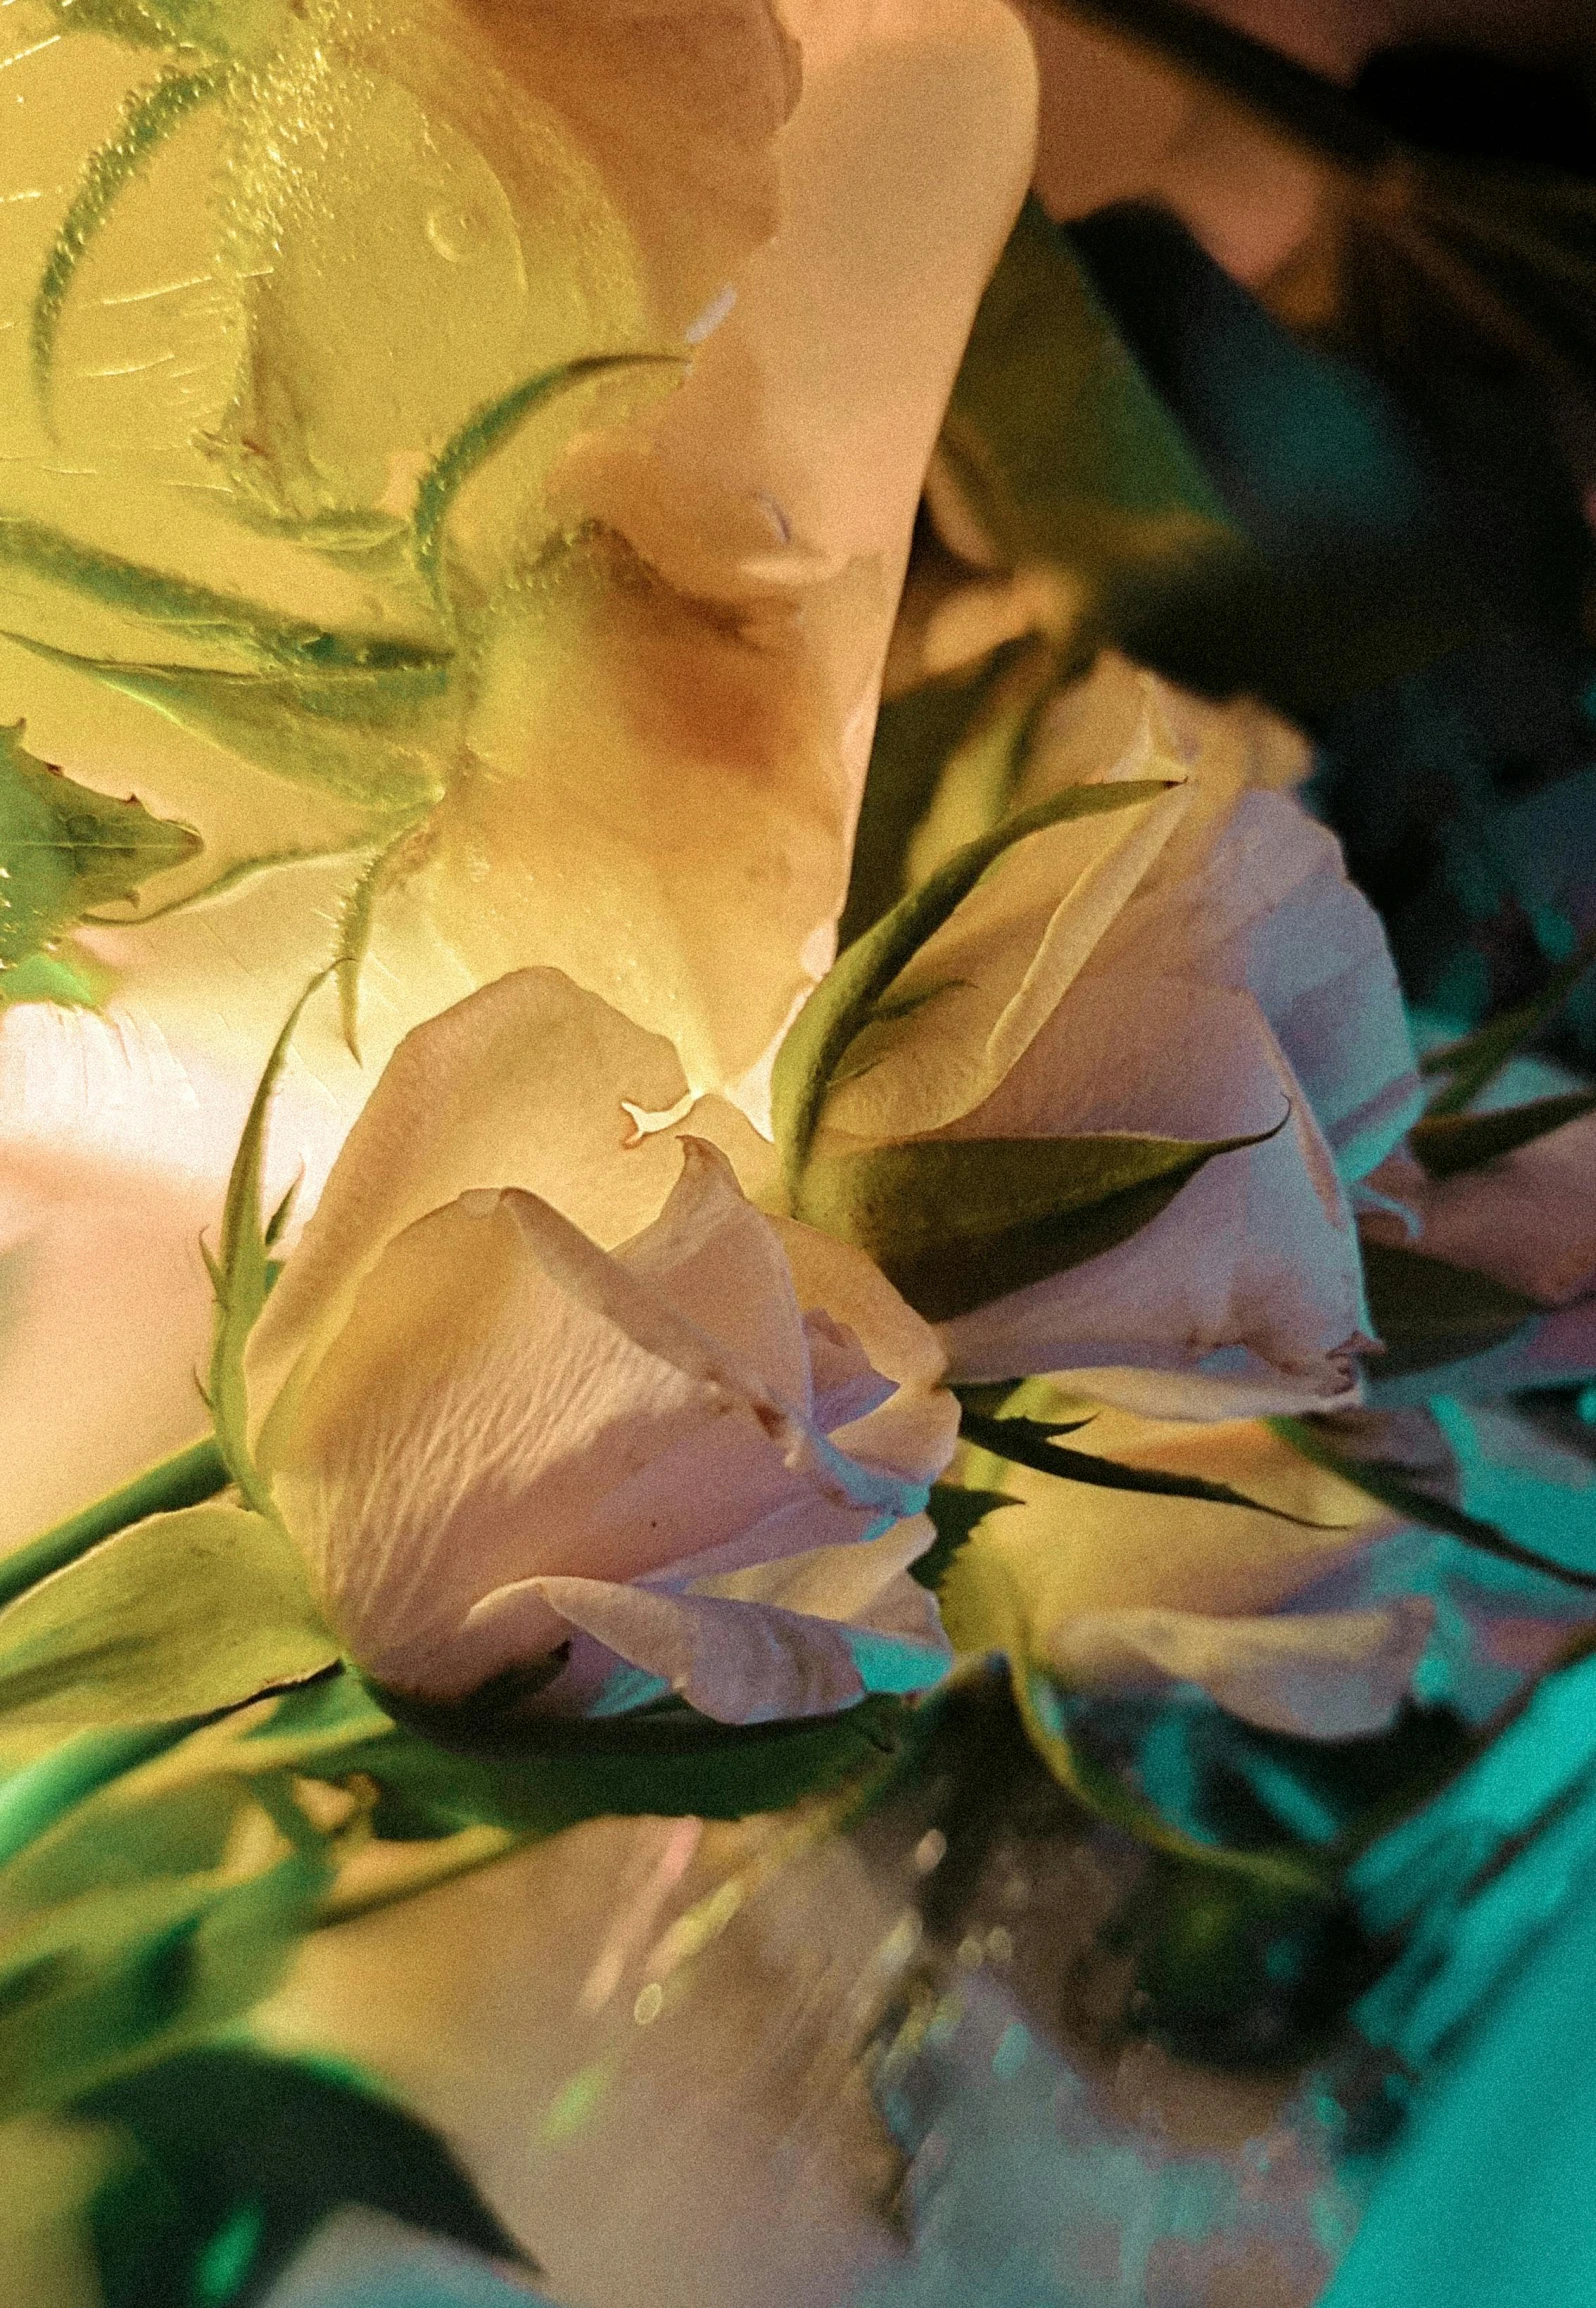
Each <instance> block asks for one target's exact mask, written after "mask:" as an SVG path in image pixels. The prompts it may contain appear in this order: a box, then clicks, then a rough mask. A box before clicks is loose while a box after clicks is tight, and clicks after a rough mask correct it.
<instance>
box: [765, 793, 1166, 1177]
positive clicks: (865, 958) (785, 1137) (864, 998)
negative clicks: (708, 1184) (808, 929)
mask: <svg viewBox="0 0 1596 2308" xmlns="http://www.w3.org/2000/svg"><path fill="white" fill-rule="evenodd" d="M1167 791H1168V781H1167V780H1164V779H1152V778H1148V779H1142V778H1138V779H1127V780H1125V781H1123V782H1121V783H1116V784H1110V785H1073V786H1069V787H1066V788H1065V790H1064V791H1063V792H1062V793H1057V794H1053V795H1051V796H1050V797H1049V798H1048V799H1047V800H1046V801H1043V802H1038V803H1037V804H1036V806H1035V807H1034V808H1033V809H1027V810H1021V811H1020V812H1019V813H1018V815H1017V816H1014V817H1011V818H1009V819H1007V820H1006V821H1005V823H1004V824H1002V825H1000V826H996V827H994V829H993V830H992V832H991V833H989V834H983V835H982V836H981V838H980V839H979V840H977V841H972V842H970V843H968V844H966V846H965V847H964V848H963V849H961V850H959V851H957V852H956V853H955V854H954V855H953V856H952V857H950V858H949V859H948V861H947V863H946V864H945V865H943V866H941V867H939V868H938V870H937V871H936V872H935V873H934V874H933V875H932V876H931V878H930V880H929V881H927V882H926V883H925V884H924V885H923V886H922V887H921V888H920V889H917V890H914V891H912V892H911V894H910V895H909V896H908V897H906V898H904V899H903V900H902V901H901V902H900V903H899V904H898V905H896V906H894V907H893V909H892V911H891V912H890V913H889V914H887V915H885V916H884V917H883V918H882V920H880V921H879V922H877V923H876V924H875V926H874V928H873V929H870V930H867V931H866V933H865V935H864V936H863V937H862V938H860V939H858V940H857V941H856V943H855V944H853V945H851V946H850V947H849V948H848V950H847V952H846V953H845V954H842V955H841V956H839V958H838V960H837V961H836V963H835V964H834V965H833V967H832V969H831V970H830V971H829V972H828V974H827V975H826V977H825V978H823V979H822V981H821V983H820V984H819V985H818V986H817V987H816V988H815V990H814V992H813V993H812V994H811V995H810V997H809V999H808V1001H807V1002H806V1003H805V1004H804V1006H803V1008H802V1009H801V1010H800V1011H799V1013H798V1016H797V1018H796V1020H795V1021H794V1023H793V1026H792V1029H791V1031H790V1032H789V1033H788V1035H787V1038H786V1040H785V1041H784V1042H783V1043H782V1046H781V1049H780V1051H779V1052H778V1053H777V1057H776V1066H775V1073H774V1076H773V1078H772V1083H771V1110H772V1116H773V1121H774V1127H775V1135H776V1143H777V1145H778V1146H779V1147H780V1148H781V1153H782V1167H783V1171H784V1174H785V1176H786V1180H787V1187H788V1191H789V1193H790V1194H791V1195H792V1196H793V1200H794V1207H795V1208H796V1207H797V1201H798V1195H799V1189H800V1184H801V1180H802V1177H803V1173H804V1169H805V1166H806V1165H807V1163H808V1161H809V1154H810V1148H811V1146H812V1145H813V1143H814V1136H815V1132H816V1130H817V1129H818V1127H819V1124H820V1116H821V1111H822V1109H823V1107H824V1105H825V1102H826V1097H827V1093H828V1092H829V1090H830V1088H831V1084H832V1080H833V1077H834V1076H835V1074H836V1072H837V1069H838V1067H839V1066H840V1064H841V1062H842V1059H843V1058H844V1056H845V1055H846V1053H847V1049H848V1045H849V1044H850V1042H852V1041H853V1040H854V1039H855V1037H856V1036H857V1035H858V1034H860V1033H861V1032H862V1031H863V1030H864V1028H865V1027H866V1026H867V1025H868V1024H869V1022H870V1018H871V1015H872V1012H873V1010H874V1008H875V1005H876V1003H877V1002H878V1001H879V1000H880V998H881V996H882V995H883V994H884V993H885V992H886V991H887V988H888V987H889V986H890V985H891V983H892V981H893V979H894V978H895V977H897V975H898V974H899V972H900V971H901V970H902V969H904V968H905V967H906V965H907V964H908V962H909V961H910V960H911V959H912V957H913V956H914V955H915V954H916V953H917V952H918V951H919V949H920V948H921V946H923V945H924V944H925V942H926V940H927V939H928V938H929V937H930V936H931V935H932V934H933V932H934V931H936V930H938V929H940V928H941V926H942V924H943V923H944V922H945V921H946V920H947V919H948V916H949V915H950V914H951V913H952V912H953V909H954V907H955V906H956V905H957V904H958V903H959V901H960V899H961V898H963V897H966V896H968V894H969V892H970V891H971V890H972V889H974V887H975V885H976V883H977V882H978V881H979V880H980V878H981V876H982V874H984V873H985V871H986V869H987V867H988V866H989V865H991V864H993V863H994V862H995V860H996V859H998V858H1000V857H1001V856H1002V855H1003V853H1004V851H1005V850H1007V849H1010V848H1012V846H1013V845H1014V843H1015V842H1017V841H1023V840H1024V839H1025V837H1026V835H1027V834H1033V833H1040V832H1041V831H1042V830H1043V829H1044V827H1047V826H1050V825H1062V824H1064V823H1065V822H1066V821H1068V820H1071V819H1075V818H1083V817H1098V816H1101V815H1104V814H1106V813H1107V812H1108V811H1111V810H1120V809H1131V808H1134V807H1135V806H1136V805H1137V804H1138V803H1139V802H1146V801H1156V800H1157V799H1158V797H1159V795H1160V794H1162V793H1165V792H1167Z"/></svg>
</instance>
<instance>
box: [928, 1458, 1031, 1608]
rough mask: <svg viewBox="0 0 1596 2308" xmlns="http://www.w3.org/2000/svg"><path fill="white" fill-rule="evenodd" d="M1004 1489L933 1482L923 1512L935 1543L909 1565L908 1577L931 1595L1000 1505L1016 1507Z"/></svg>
mask: <svg viewBox="0 0 1596 2308" xmlns="http://www.w3.org/2000/svg"><path fill="white" fill-rule="evenodd" d="M1020 1503H1021V1502H1020V1501H1019V1500H1018V1499H1011V1498H1010V1497H1009V1496H1008V1494H1007V1492H1005V1491H977V1490H970V1489H967V1488H966V1487H965V1485H964V1484H963V1483H933V1484H932V1485H931V1496H930V1498H929V1499H928V1500H927V1501H926V1513H927V1514H928V1515H929V1516H930V1517H931V1520H932V1522H933V1524H934V1525H935V1526H936V1534H937V1535H936V1543H935V1545H934V1546H930V1547H927V1549H926V1551H925V1553H924V1554H923V1555H921V1556H920V1558H919V1559H918V1561H916V1562H913V1563H911V1564H910V1565H909V1576H910V1578H911V1579H914V1580H915V1581H917V1582H918V1584H919V1585H920V1586H922V1587H928V1588H929V1589H930V1591H931V1593H932V1594H933V1595H934V1594H935V1593H936V1591H937V1589H938V1588H939V1587H940V1586H941V1584H942V1582H943V1580H944V1579H945V1578H946V1576H947V1574H948V1572H949V1571H950V1570H951V1569H952V1567H953V1564H954V1562H955V1560H956V1558H957V1556H958V1554H959V1551H960V1549H961V1548H962V1547H964V1546H966V1545H967V1544H968V1542H969V1541H970V1540H971V1539H972V1538H973V1537H974V1535H975V1533H976V1531H977V1530H978V1529H979V1528H980V1526H981V1524H982V1523H984V1522H985V1520H986V1518H987V1516H988V1515H990V1514H995V1513H996V1511H997V1509H998V1508H999V1507H1017V1506H1019V1505H1020Z"/></svg>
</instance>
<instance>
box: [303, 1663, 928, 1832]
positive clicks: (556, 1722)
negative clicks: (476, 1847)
mask: <svg viewBox="0 0 1596 2308" xmlns="http://www.w3.org/2000/svg"><path fill="white" fill-rule="evenodd" d="M352 1680H354V1679H353V1678H351V1677H335V1678H332V1679H331V1681H330V1682H329V1683H328V1684H325V1685H320V1686H317V1687H316V1690H315V1692H314V1694H312V1693H307V1694H306V1702H307V1703H308V1705H309V1708H310V1713H309V1715H308V1717H307V1718H306V1719H307V1720H309V1721H312V1722H313V1721H314V1720H315V1716H316V1713H317V1712H318V1711H319V1710H323V1709H325V1708H326V1707H327V1706H329V1705H331V1706H336V1705H337V1704H338V1703H339V1701H338V1686H339V1684H340V1683H343V1682H348V1681H352ZM283 1719H284V1720H287V1721H291V1720H292V1719H293V1717H292V1716H288V1717H285V1718H283ZM904 1720H905V1708H904V1703H903V1702H902V1701H901V1700H898V1699H891V1698H869V1699H865V1700H862V1701H861V1702H860V1703H859V1705H857V1706H855V1707H850V1708H847V1709H846V1710H844V1711H843V1712H842V1713H841V1714H837V1715H821V1716H806V1717H803V1718H801V1719H799V1720H796V1721H791V1722H776V1723H755V1724H746V1725H728V1724H723V1723H713V1722H711V1721H710V1720H709V1719H708V1718H707V1717H706V1716H702V1715H698V1714H696V1713H694V1712H693V1710H692V1709H691V1708H688V1707H685V1706H683V1705H682V1704H681V1703H680V1702H673V1703H670V1704H668V1705H663V1706H659V1707H654V1708H648V1709H644V1710H642V1711H640V1712H638V1713H635V1714H631V1715H617V1716H609V1717H604V1718H601V1719H598V1720H594V1721H572V1720H565V1719H556V1718H552V1717H544V1718H541V1719H539V1718H531V1717H520V1718H516V1717H514V1716H510V1717H507V1718H505V1719H503V1720H501V1722H500V1723H499V1724H497V1725H496V1726H494V1727H492V1728H489V1729H485V1728H484V1727H483V1725H482V1724H481V1722H480V1721H478V1720H476V1719H475V1718H471V1719H469V1720H465V1721H462V1722H461V1723H460V1724H459V1725H458V1726H457V1727H456V1729H457V1735H458V1738H459V1741H460V1745H459V1746H457V1747H449V1746H444V1745H441V1744H440V1743H439V1737H438V1733H439V1731H440V1728H441V1729H444V1730H447V1728H448V1727H447V1726H440V1724H439V1723H438V1721H437V1720H436V1718H434V1719H433V1720H432V1721H431V1723H430V1724H429V1732H430V1735H429V1736H427V1737H422V1736H420V1735H419V1734H418V1733H416V1732H412V1731H407V1730H405V1729H403V1728H399V1729H393V1728H391V1727H390V1725H389V1723H388V1721H387V1719H386V1717H385V1716H383V1715H381V1714H379V1712H378V1710H377V1708H376V1706H375V1704H372V1705H371V1706H370V1707H369V1710H368V1712H367V1714H366V1717H365V1720H364V1722H362V1721H361V1720H360V1719H359V1717H358V1716H357V1718H356V1719H355V1720H354V1721H353V1722H352V1723H351V1725H350V1728H349V1730H348V1731H347V1733H345V1734H344V1735H342V1736H337V1735H336V1734H335V1736H334V1737H333V1738H331V1739H330V1740H328V1741H326V1742H324V1743H317V1744H315V1745H314V1746H313V1747H312V1748H311V1749H310V1750H309V1751H308V1752H307V1754H306V1756H305V1758H304V1761H303V1764H302V1768H303V1769H305V1770H306V1771H308V1772H311V1773H312V1774H313V1775H314V1776H317V1777H322V1778H340V1779H341V1778H345V1777H347V1776H348V1775H349V1774H350V1773H355V1772H359V1773H365V1774H368V1775H369V1776H370V1777H371V1778H372V1779H373V1780H375V1782H376V1783H377V1785H378V1787H379V1788H380V1789H381V1791H382V1793H381V1801H380V1802H379V1805H378V1808H377V1812H376V1818H375V1824H376V1828H377V1832H378V1833H379V1834H383V1835H389V1836H396V1837H402V1838H406V1839H408V1838H412V1837H426V1836H439V1835H449V1834H453V1833H455V1832H456V1831H457V1830H459V1829H460V1828H463V1827H473V1826H492V1827H502V1828H505V1829H507V1830H509V1831H510V1832H511V1833H513V1834H516V1835H553V1834H557V1833H558V1832H559V1831H560V1830H561V1829H562V1828H565V1827H570V1826H574V1825H576V1824H577V1823H578V1822H579V1821H581V1820H584V1819H595V1818H600V1817H603V1816H605V1815H607V1814H610V1813H623V1814H632V1813H643V1812H659V1813H663V1814H666V1815H670V1816H677V1815H683V1816H685V1815H688V1814H692V1815H694V1816H696V1817H699V1818H703V1819H741V1818H743V1817H745V1816H747V1815H748V1814H750V1813H752V1812H758V1811H779V1810H783V1809H785V1808H786V1806H787V1805H789V1804H791V1803H796V1802H798V1801H799V1800H800V1798H801V1797H803V1796H805V1795H810V1794H816V1793H819V1792H822V1791H824V1790H826V1789H829V1788H834V1787H838V1786H841V1785H843V1784H844V1783H846V1782H847V1781H849V1780H852V1779H855V1778H857V1777H860V1776H862V1775H864V1774H867V1773H874V1772H878V1771H880V1770H881V1769H882V1768H883V1767H884V1766H885V1764H886V1763H887V1762H888V1761H889V1760H890V1759H891V1757H892V1755H893V1754H894V1752H895V1751H896V1747H897V1744H898V1741H899V1739H900V1736H901V1725H902V1724H903V1722H904ZM278 1735H279V1734H278V1732H277V1730H276V1727H275V1726H272V1727H268V1729H267V1730H266V1732H265V1734H264V1738H265V1740H268V1741H269V1740H271V1739H273V1738H274V1737H276V1736H278ZM467 1748H468V1749H469V1751H463V1750H465V1749H467Z"/></svg>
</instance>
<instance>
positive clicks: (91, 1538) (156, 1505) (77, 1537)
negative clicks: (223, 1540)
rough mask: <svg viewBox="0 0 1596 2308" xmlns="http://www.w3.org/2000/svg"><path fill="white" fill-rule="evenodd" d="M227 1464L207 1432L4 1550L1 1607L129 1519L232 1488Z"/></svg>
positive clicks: (193, 1502) (164, 1511) (0, 1562)
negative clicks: (10, 1549)
mask: <svg viewBox="0 0 1596 2308" xmlns="http://www.w3.org/2000/svg"><path fill="white" fill-rule="evenodd" d="M227 1482H228V1474H227V1467H226V1464H225V1463H224V1461H223V1459H222V1455H221V1453H220V1451H219V1450H218V1449H217V1448H216V1445H215V1443H214V1442H213V1441H212V1440H211V1438H210V1437H209V1436H208V1435H207V1436H206V1438H205V1440H204V1441H203V1442H197V1443H192V1444H190V1446H189V1448H188V1449H187V1450H186V1451H179V1452H178V1454H177V1456H176V1457H175V1458H169V1459H163V1460H162V1462H161V1464H160V1465H159V1466H156V1467H151V1468H150V1469H149V1471H148V1473H146V1474H142V1475H136V1476H135V1477H134V1479H133V1481H132V1482H130V1483H124V1484H123V1485H122V1487H121V1489H120V1490H115V1491H112V1492H111V1493H110V1494H109V1495H108V1496H107V1497H105V1498H103V1499H100V1500H97V1501H96V1503H95V1504H94V1505H93V1506H92V1507H84V1508H83V1509H82V1510H81V1511H80V1512H79V1513H78V1514H75V1515H70V1516H68V1518H67V1520H66V1521H65V1522H64V1523H57V1524H56V1525H55V1526H54V1528H53V1529H51V1530H48V1531H45V1532H43V1533H41V1535H40V1536H39V1537H38V1538H36V1539H29V1540H28V1542H27V1543H26V1545H24V1546H20V1547H17V1548H16V1549H14V1551H13V1552H12V1553H10V1554H8V1555H4V1556H0V1610H3V1609H4V1607H5V1605H6V1604H8V1603H13V1602H15V1601H16V1598H17V1597H18V1595H23V1594H26V1593H27V1591H28V1589H29V1588H30V1587H34V1586H37V1585H38V1583H39V1581H40V1580H41V1579H47V1578H48V1577H49V1576H50V1573H51V1572H52V1571H59V1570H60V1569H61V1568H62V1567H63V1565H65V1564H67V1563H75V1562H76V1561H77V1559H78V1557H79V1556H80V1555H86V1554H87V1553H88V1551H89V1549H90V1548H91V1547H97V1546H98V1545H99V1543H100V1541H101V1540H102V1539H108V1538H109V1537H110V1536H111V1534H112V1532H113V1531H121V1530H125V1529H126V1528H127V1526H128V1524H129V1523H137V1522H142V1521H143V1519H144V1517H145V1516H146V1515H159V1514H168V1513H171V1512H173V1511H174V1510H175V1509H177V1508H178V1507H193V1506H198V1505H199V1504H200V1503H201V1501H202V1500H205V1499H213V1498H214V1497H215V1496H216V1494H217V1492H218V1491H221V1490H225V1489H226V1488H227Z"/></svg>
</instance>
